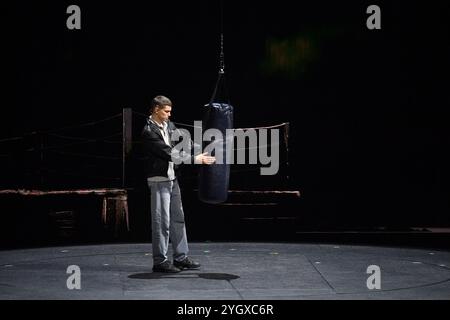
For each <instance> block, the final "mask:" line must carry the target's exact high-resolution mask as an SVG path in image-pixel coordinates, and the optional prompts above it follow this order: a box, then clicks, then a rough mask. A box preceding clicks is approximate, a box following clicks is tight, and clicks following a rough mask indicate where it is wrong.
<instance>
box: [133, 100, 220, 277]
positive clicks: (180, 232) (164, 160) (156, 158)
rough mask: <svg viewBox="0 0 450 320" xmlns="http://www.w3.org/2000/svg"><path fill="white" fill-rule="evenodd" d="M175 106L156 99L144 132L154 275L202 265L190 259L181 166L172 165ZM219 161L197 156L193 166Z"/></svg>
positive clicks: (206, 156) (143, 141)
mask: <svg viewBox="0 0 450 320" xmlns="http://www.w3.org/2000/svg"><path fill="white" fill-rule="evenodd" d="M171 111H172V102H171V101H170V99H169V98H167V97H164V96H156V97H155V98H154V99H153V100H152V103H151V108H150V117H149V118H148V119H147V123H146V125H145V126H144V129H143V131H142V143H143V151H144V154H145V156H146V176H147V183H148V186H149V188H150V192H151V215H152V246H153V271H154V272H169V273H173V272H180V271H181V270H183V269H198V268H200V264H199V263H197V262H195V261H193V260H192V259H190V258H189V257H188V252H189V248H188V241H187V236H186V226H185V221H184V212H183V205H182V201H181V193H180V187H179V185H178V181H177V167H178V166H177V165H175V164H174V162H173V161H172V148H173V147H174V145H173V143H172V141H171V136H172V133H173V131H174V130H176V127H175V125H174V124H173V123H172V122H170V121H169V118H170V114H171ZM214 162H215V157H211V156H208V155H207V154H206V153H203V154H199V155H197V156H195V157H194V156H193V161H191V163H198V164H213V163H214ZM169 238H170V241H171V242H172V249H173V264H172V263H171V262H170V261H169V260H168V257H167V253H168V249H169Z"/></svg>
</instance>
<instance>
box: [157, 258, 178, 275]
mask: <svg viewBox="0 0 450 320" xmlns="http://www.w3.org/2000/svg"><path fill="white" fill-rule="evenodd" d="M180 271H181V270H180V269H178V268H177V267H175V266H174V265H173V264H171V263H170V261H168V260H166V261H164V262H163V263H160V264H157V265H154V266H153V272H164V273H177V272H180Z"/></svg>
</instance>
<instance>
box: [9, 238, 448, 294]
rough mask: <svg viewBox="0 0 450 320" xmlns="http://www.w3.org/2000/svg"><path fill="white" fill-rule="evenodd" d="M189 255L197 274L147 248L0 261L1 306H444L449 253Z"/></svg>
mask: <svg viewBox="0 0 450 320" xmlns="http://www.w3.org/2000/svg"><path fill="white" fill-rule="evenodd" d="M190 249H191V253H190V255H191V257H192V258H194V259H195V260H197V261H199V262H200V263H201V264H202V268H201V269H200V270H196V271H183V272H181V273H177V274H161V273H153V272H152V271H151V270H152V255H151V244H149V243H148V244H147V243H145V244H142V243H139V244H129V243H128V244H107V245H88V246H74V247H47V248H38V249H23V250H4V251H0V289H1V290H0V299H3V300H9V299H13V300H14V299H81V300H90V299H95V300H97V299H107V300H109V299H119V300H125V299H152V300H155V299H156V300H162V299H164V300H175V299H176V300H178V299H182V300H184V299H186V300H210V299H214V300H223V299H226V300H240V299H244V300H269V299H270V300H297V299H314V300H319V299H320V300H322V299H326V300H332V299H333V300H334V299H345V300H350V299H385V300H387V299H449V298H450V268H449V267H450V252H448V251H438V250H433V251H431V250H423V249H411V248H398V247H397V248H389V247H375V246H355V245H333V244H296V243H208V242H206V243H191V244H190ZM74 266H75V267H74ZM77 267H78V268H79V269H77ZM78 271H79V272H78ZM78 275H79V277H78ZM77 277H78V278H77ZM77 285H79V286H80V289H77ZM69 287H71V288H72V289H69Z"/></svg>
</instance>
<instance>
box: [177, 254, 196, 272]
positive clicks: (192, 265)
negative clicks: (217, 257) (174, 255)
mask: <svg viewBox="0 0 450 320" xmlns="http://www.w3.org/2000/svg"><path fill="white" fill-rule="evenodd" d="M173 265H174V266H175V267H177V268H179V269H181V270H183V269H198V268H200V263H198V262H195V261H192V260H191V259H189V258H187V257H186V258H184V260H181V261H176V260H175V261H174V262H173Z"/></svg>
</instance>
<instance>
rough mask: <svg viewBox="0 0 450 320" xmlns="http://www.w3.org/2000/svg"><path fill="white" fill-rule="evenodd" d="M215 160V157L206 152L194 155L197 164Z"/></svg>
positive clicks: (210, 162)
mask: <svg viewBox="0 0 450 320" xmlns="http://www.w3.org/2000/svg"><path fill="white" fill-rule="evenodd" d="M215 161H216V157H211V156H208V152H205V153H202V154H199V155H198V156H195V163H197V164H213V163H214V162H215Z"/></svg>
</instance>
